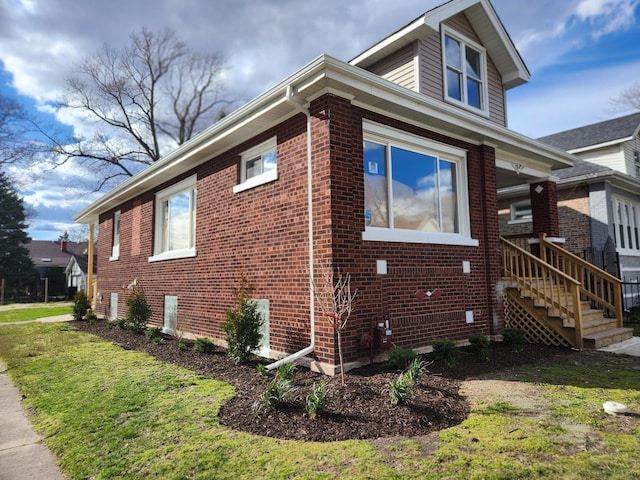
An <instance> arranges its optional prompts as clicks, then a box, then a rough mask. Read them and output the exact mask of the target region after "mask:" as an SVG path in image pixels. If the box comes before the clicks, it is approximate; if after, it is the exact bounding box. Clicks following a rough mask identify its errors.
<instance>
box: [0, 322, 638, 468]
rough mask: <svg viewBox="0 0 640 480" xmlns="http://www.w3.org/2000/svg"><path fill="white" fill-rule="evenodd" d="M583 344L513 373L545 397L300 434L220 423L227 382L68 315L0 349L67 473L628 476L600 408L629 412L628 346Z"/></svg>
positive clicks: (2, 342) (633, 371)
mask: <svg viewBox="0 0 640 480" xmlns="http://www.w3.org/2000/svg"><path fill="white" fill-rule="evenodd" d="M592 356H593V355H590V356H585V360H584V361H582V360H581V361H580V363H578V362H572V363H570V364H566V363H565V364H558V365H551V366H545V367H541V366H538V367H529V368H523V369H519V370H517V371H516V372H514V373H512V374H511V375H514V376H517V380H518V381H519V382H527V383H528V384H529V385H532V386H533V387H535V389H536V392H539V399H538V400H539V402H541V403H542V404H544V405H545V408H544V409H538V410H537V411H532V410H531V409H523V408H521V407H518V406H517V404H516V403H511V402H508V401H504V400H499V401H495V402H493V403H490V402H488V403H483V404H480V405H478V406H476V407H474V409H473V411H472V413H471V415H470V416H469V418H468V419H467V420H465V421H464V422H463V423H462V424H460V425H458V426H457V427H454V428H450V429H447V430H444V431H442V432H439V433H438V434H432V435H429V436H425V437H417V438H412V439H404V440H403V439H382V440H375V441H360V440H354V441H346V442H331V443H312V442H298V441H284V440H275V439H271V438H268V437H259V436H254V435H249V434H245V433H241V432H235V431H231V430H229V429H227V428H225V427H224V426H221V425H220V424H219V422H218V417H217V414H218V411H219V409H220V407H221V405H222V404H223V403H224V401H225V400H226V399H228V398H230V397H231V396H232V395H233V394H234V390H233V388H232V387H231V386H229V385H228V384H225V383H222V382H219V381H215V380H212V379H209V378H206V377H203V376H200V375H197V374H196V373H194V372H191V371H189V370H186V369H183V368H180V367H176V366H174V365H171V364H166V363H163V362H159V361H157V360H155V359H153V358H152V357H150V356H148V355H146V354H142V353H140V352H135V351H127V350H123V349H122V348H120V347H117V346H114V345H112V344H110V343H108V342H105V341H102V340H100V339H98V338H97V337H94V336H91V335H87V334H83V333H80V332H77V331H75V330H73V329H72V327H71V326H70V325H68V324H34V323H31V324H20V325H4V326H0V358H1V359H2V361H3V362H4V363H5V365H6V366H7V367H8V373H9V375H10V376H11V378H12V380H13V381H14V383H15V384H16V385H17V386H18V387H19V389H20V391H21V393H22V394H23V395H24V396H25V400H24V402H25V406H26V407H27V408H28V409H29V411H30V413H31V420H32V421H33V423H34V425H35V428H36V429H37V430H38V431H39V432H40V433H41V434H42V435H43V436H44V443H45V444H46V445H47V446H48V447H49V448H51V450H52V451H53V452H54V453H55V455H56V456H57V457H58V459H59V461H60V464H61V466H62V468H63V470H64V472H65V474H66V475H68V476H69V478H71V479H84V478H95V479H107V478H119V479H137V478H163V479H165V478H166V479H187V478H189V479H192V478H193V479H212V478H215V479H219V478H220V479H224V478H234V479H254V478H261V479H281V478H282V479H284V478H287V479H332V478H349V479H367V478H380V479H405V478H406V479H414V478H415V479H418V478H442V479H518V478H523V479H524V478H527V479H529V478H539V479H543V478H558V479H563V478H590V479H625V480H626V479H633V478H640V456H639V455H638V451H640V418H638V417H636V416H628V417H612V416H609V415H606V414H605V413H604V412H602V411H601V405H602V403H603V401H605V400H614V401H619V402H622V403H625V404H626V405H627V407H628V408H629V410H630V411H632V412H639V413H640V375H639V373H640V371H639V370H637V359H631V360H633V361H630V359H628V358H626V357H616V356H613V355H606V354H601V355H598V356H597V357H596V356H593V358H595V360H594V359H593V358H592ZM580 359H582V357H580ZM594 361H596V362H597V366H595V365H594V363H593V362H594ZM496 378H497V377H496ZM513 378H514V377H513V376H511V377H509V378H504V379H503V380H513ZM384 395H385V393H384V392H381V393H380V401H385V400H386V399H385V396H384ZM535 404H536V405H538V403H537V402H536V403H535ZM247 415H251V413H250V412H247Z"/></svg>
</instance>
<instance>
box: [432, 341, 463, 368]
mask: <svg viewBox="0 0 640 480" xmlns="http://www.w3.org/2000/svg"><path fill="white" fill-rule="evenodd" d="M432 346H433V353H434V354H435V356H436V358H438V359H440V360H444V361H445V362H446V363H447V365H448V366H449V367H455V366H456V365H458V361H459V360H460V351H459V350H458V348H457V347H456V344H455V342H454V341H453V340H449V339H448V338H442V339H436V340H434V341H433V343H432Z"/></svg>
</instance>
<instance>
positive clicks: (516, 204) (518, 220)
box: [507, 200, 533, 225]
mask: <svg viewBox="0 0 640 480" xmlns="http://www.w3.org/2000/svg"><path fill="white" fill-rule="evenodd" d="M521 205H528V206H529V209H531V201H530V200H520V201H519V202H513V203H512V204H511V205H509V218H510V219H511V220H509V222H507V224H508V225H516V224H519V223H531V222H532V221H533V214H531V218H516V208H517V207H519V206H521Z"/></svg>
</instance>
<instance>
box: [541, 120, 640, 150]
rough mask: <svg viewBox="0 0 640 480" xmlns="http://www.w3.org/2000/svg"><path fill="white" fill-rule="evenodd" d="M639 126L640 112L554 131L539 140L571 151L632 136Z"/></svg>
mask: <svg viewBox="0 0 640 480" xmlns="http://www.w3.org/2000/svg"><path fill="white" fill-rule="evenodd" d="M639 126H640V112H638V113H632V114H631V115H626V116H624V117H618V118H614V119H612V120H606V121H604V122H599V123H593V124H591V125H586V126H584V127H578V128H573V129H571V130H565V131H564V132H558V133H554V134H552V135H547V136H546V137H541V138H539V139H538V140H540V141H541V142H544V143H546V144H548V145H551V146H553V147H556V148H558V149H560V150H564V151H569V150H575V149H577V148H583V147H588V146H591V145H599V144H601V143H606V142H611V141H614V140H619V139H621V138H627V137H631V136H632V135H633V134H634V133H635V132H636V131H637V130H638V127H639Z"/></svg>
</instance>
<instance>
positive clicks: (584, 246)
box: [498, 113, 640, 308]
mask: <svg viewBox="0 0 640 480" xmlns="http://www.w3.org/2000/svg"><path fill="white" fill-rule="evenodd" d="M639 135H640V113H635V114H632V115H627V116H624V117H620V118H615V119H613V120H608V121H605V122H600V123H595V124H592V125H587V126H584V127H580V128H575V129H572V130H567V131H565V132H560V133H556V134H553V135H549V136H547V137H543V138H541V139H540V140H541V141H544V142H546V143H549V144H550V145H553V146H554V147H557V148H562V149H565V150H567V151H568V152H569V153H572V154H574V155H576V156H579V157H580V158H582V159H584V160H585V161H581V162H578V163H576V164H575V165H574V166H573V167H570V168H565V169H560V170H556V171H554V172H553V175H554V177H555V178H556V179H557V187H558V216H559V225H560V236H561V237H562V238H563V239H564V240H565V242H566V243H565V247H566V248H567V249H568V250H569V251H571V252H572V253H575V254H576V255H579V256H582V257H584V258H586V259H588V260H589V261H591V262H592V263H595V264H596V265H598V266H601V267H604V268H605V270H607V271H609V272H610V273H612V274H614V275H616V276H618V277H619V278H621V279H622V280H624V281H626V282H638V281H639V280H640V175H639V171H638V168H639V167H640V163H639V160H638V152H639V151H640V139H639ZM587 160H588V161H587ZM528 190H529V187H528V186H516V187H511V188H505V189H501V190H500V191H499V194H498V196H499V199H500V200H499V210H500V211H499V217H500V232H501V234H502V235H506V236H508V237H509V236H513V235H516V236H517V235H520V236H525V237H526V236H528V235H529V234H530V233H531V218H530V216H529V213H530V210H531V202H530V200H529V198H528V196H522V194H523V192H524V193H528ZM635 291H636V294H632V293H631V290H629V292H628V295H627V298H625V308H629V307H631V306H632V305H633V303H634V302H635V301H636V299H635V297H636V295H637V289H635Z"/></svg>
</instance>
